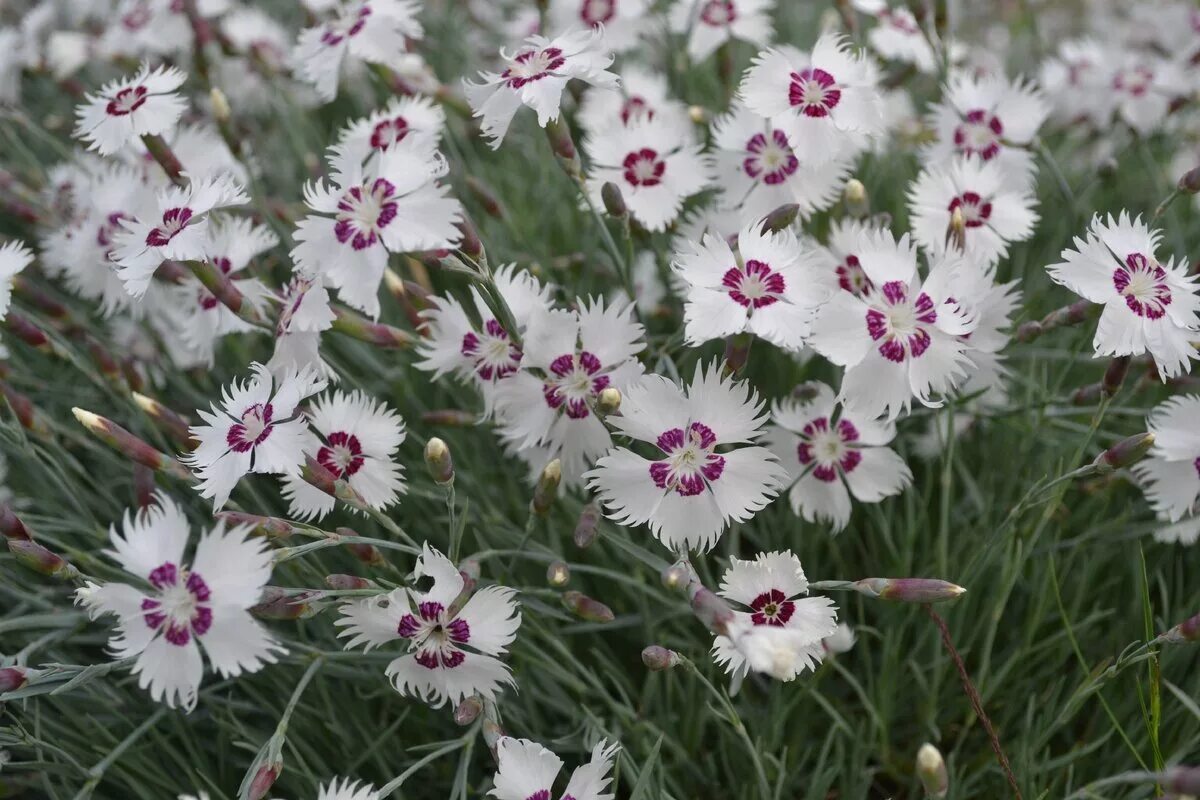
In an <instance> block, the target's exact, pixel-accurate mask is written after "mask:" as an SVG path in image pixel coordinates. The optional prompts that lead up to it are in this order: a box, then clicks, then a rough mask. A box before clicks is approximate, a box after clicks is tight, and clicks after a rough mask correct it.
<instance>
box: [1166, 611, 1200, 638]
mask: <svg viewBox="0 0 1200 800" xmlns="http://www.w3.org/2000/svg"><path fill="white" fill-rule="evenodd" d="M1157 641H1160V642H1167V643H1169V644H1180V643H1182V642H1197V641H1200V614H1197V615H1196V616H1194V617H1189V618H1188V619H1185V620H1184V621H1183V622H1181V623H1179V624H1178V625H1176V626H1175V627H1174V628H1171V630H1169V631H1167V632H1166V633H1163V634H1160V635H1159V637H1158V639H1157Z"/></svg>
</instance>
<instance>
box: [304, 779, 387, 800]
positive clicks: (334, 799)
mask: <svg viewBox="0 0 1200 800" xmlns="http://www.w3.org/2000/svg"><path fill="white" fill-rule="evenodd" d="M317 800H380V798H379V792H378V791H377V790H376V789H375V787H373V786H371V784H369V783H359V782H358V781H351V780H350V779H349V778H344V779H342V780H340V781H339V780H338V779H336V778H335V779H334V780H333V781H332V782H331V783H330V784H329V785H328V786H322V787H321V791H320V792H318V793H317Z"/></svg>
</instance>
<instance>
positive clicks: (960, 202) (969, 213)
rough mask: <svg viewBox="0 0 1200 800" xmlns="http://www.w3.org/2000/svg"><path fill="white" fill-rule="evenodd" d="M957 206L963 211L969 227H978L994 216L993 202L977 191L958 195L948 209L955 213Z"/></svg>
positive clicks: (964, 220)
mask: <svg viewBox="0 0 1200 800" xmlns="http://www.w3.org/2000/svg"><path fill="white" fill-rule="evenodd" d="M956 208H957V209H960V210H961V211H962V215H963V222H965V223H966V225H967V227H968V228H978V227H979V226H981V225H983V223H985V222H987V221H988V218H989V217H991V216H992V204H991V203H989V202H987V201H986V200H984V199H983V198H982V197H980V196H979V195H978V194H977V193H975V192H963V193H962V194H960V195H958V196H957V197H955V198H954V199H953V200H951V201H950V205H949V206H947V209H946V210H948V211H949V212H950V213H951V214H953V213H954V209H956Z"/></svg>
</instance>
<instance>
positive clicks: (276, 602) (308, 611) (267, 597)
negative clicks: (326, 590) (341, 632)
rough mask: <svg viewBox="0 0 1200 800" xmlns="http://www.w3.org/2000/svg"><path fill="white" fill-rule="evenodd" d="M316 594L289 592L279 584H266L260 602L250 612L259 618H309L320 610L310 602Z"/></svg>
mask: <svg viewBox="0 0 1200 800" xmlns="http://www.w3.org/2000/svg"><path fill="white" fill-rule="evenodd" d="M315 594H316V592H300V593H298V594H289V593H288V591H287V590H286V589H281V588H280V587H278V586H264V587H263V590H262V595H260V596H259V598H258V603H257V604H255V605H253V606H251V607H250V613H251V614H253V615H254V616H256V617H258V618H259V619H308V618H309V617H311V616H314V615H315V614H316V613H317V612H318V611H319V610H320V609H318V608H315V607H314V606H313V605H312V604H311V603H309V602H308V601H309V600H310V599H312V597H313V596H314V595H315Z"/></svg>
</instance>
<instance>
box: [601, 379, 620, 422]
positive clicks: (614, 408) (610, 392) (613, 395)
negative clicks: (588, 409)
mask: <svg viewBox="0 0 1200 800" xmlns="http://www.w3.org/2000/svg"><path fill="white" fill-rule="evenodd" d="M620 410H621V390H620V389H618V388H617V387H615V386H606V387H604V388H603V389H601V390H600V395H599V396H598V397H597V398H596V413H597V414H599V415H600V416H601V417H607V416H609V415H611V414H615V413H617V412H618V411H620Z"/></svg>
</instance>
